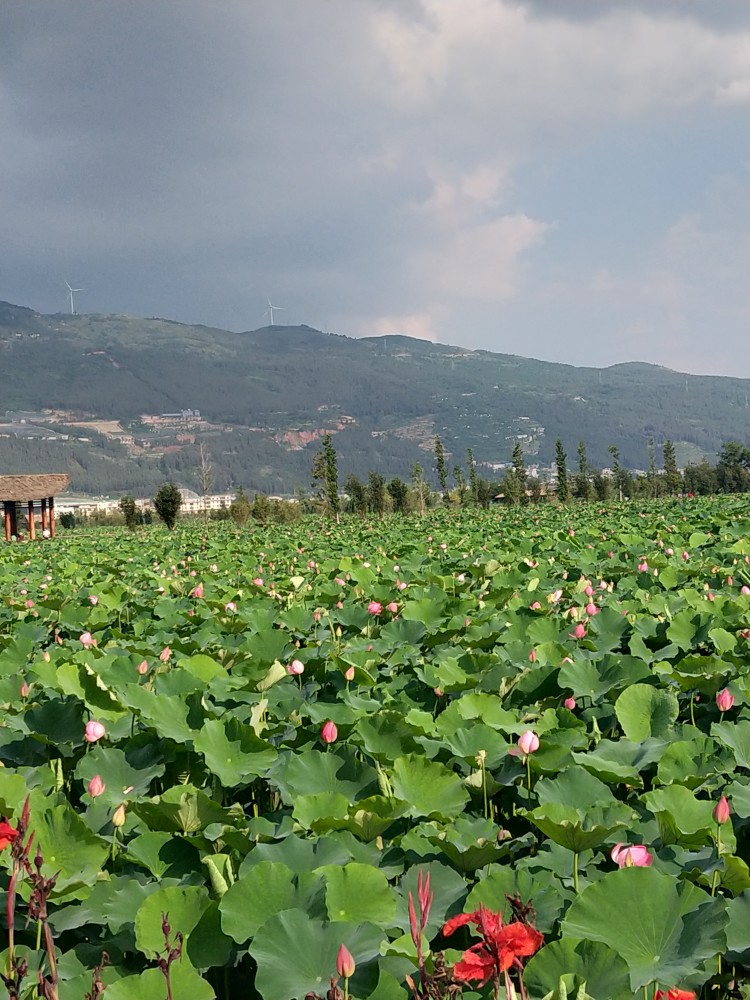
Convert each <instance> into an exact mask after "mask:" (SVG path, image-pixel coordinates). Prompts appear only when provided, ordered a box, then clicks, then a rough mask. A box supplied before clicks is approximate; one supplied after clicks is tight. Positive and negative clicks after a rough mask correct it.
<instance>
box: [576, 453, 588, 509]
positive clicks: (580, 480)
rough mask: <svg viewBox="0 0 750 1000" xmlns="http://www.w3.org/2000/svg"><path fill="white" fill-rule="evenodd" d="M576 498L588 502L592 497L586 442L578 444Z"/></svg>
mask: <svg viewBox="0 0 750 1000" xmlns="http://www.w3.org/2000/svg"><path fill="white" fill-rule="evenodd" d="M576 496H577V497H580V498H581V500H588V499H589V497H590V496H591V492H590V483H589V463H588V459H587V458H586V442H585V441H579V442H578V475H577V476H576Z"/></svg>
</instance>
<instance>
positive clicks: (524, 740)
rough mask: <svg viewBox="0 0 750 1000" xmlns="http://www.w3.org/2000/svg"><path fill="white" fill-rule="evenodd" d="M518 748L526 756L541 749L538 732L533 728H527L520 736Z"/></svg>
mask: <svg viewBox="0 0 750 1000" xmlns="http://www.w3.org/2000/svg"><path fill="white" fill-rule="evenodd" d="M518 749H519V750H520V751H521V753H522V754H523V755H524V757H528V755H529V754H530V753H535V752H536V751H537V750H538V749H539V737H538V736H537V734H536V733H535V732H534V731H533V730H531V729H527V730H526V732H525V733H521V735H520V736H519V737H518Z"/></svg>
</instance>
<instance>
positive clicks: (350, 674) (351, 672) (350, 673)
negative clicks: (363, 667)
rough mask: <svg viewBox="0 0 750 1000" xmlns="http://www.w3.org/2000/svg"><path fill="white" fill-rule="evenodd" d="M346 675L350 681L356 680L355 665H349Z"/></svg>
mask: <svg viewBox="0 0 750 1000" xmlns="http://www.w3.org/2000/svg"><path fill="white" fill-rule="evenodd" d="M344 677H345V678H346V679H347V680H348V681H353V680H354V667H349V669H348V670H346V671H345V672H344Z"/></svg>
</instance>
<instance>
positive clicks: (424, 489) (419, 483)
mask: <svg viewBox="0 0 750 1000" xmlns="http://www.w3.org/2000/svg"><path fill="white" fill-rule="evenodd" d="M411 492H412V494H413V496H414V498H415V500H416V504H417V510H418V511H419V513H420V514H424V512H425V508H426V507H427V500H428V498H429V496H430V487H429V486H428V484H427V482H426V480H425V478H424V469H423V468H422V466H421V465H420V464H419V463H417V464H416V465H413V466H412V469H411Z"/></svg>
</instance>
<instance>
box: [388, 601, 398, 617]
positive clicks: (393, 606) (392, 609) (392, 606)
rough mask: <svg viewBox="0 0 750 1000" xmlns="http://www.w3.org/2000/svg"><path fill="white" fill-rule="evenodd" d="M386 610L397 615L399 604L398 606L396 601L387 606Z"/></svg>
mask: <svg viewBox="0 0 750 1000" xmlns="http://www.w3.org/2000/svg"><path fill="white" fill-rule="evenodd" d="M385 610H386V611H390V613H391V614H392V615H395V614H396V612H397V611H398V604H396V602H395V601H391V603H390V604H386V606H385Z"/></svg>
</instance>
